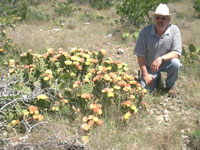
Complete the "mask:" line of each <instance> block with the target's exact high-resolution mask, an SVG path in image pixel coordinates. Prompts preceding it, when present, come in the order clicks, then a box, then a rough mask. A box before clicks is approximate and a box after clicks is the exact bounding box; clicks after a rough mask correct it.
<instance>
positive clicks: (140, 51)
mask: <svg viewBox="0 0 200 150" xmlns="http://www.w3.org/2000/svg"><path fill="white" fill-rule="evenodd" d="M145 53H146V45H145V36H144V29H143V30H142V31H141V32H140V34H139V37H138V39H137V42H136V46H135V49H134V54H136V55H138V56H145Z"/></svg>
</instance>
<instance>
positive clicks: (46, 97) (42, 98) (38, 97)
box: [37, 94, 48, 101]
mask: <svg viewBox="0 0 200 150" xmlns="http://www.w3.org/2000/svg"><path fill="white" fill-rule="evenodd" d="M47 99H48V96H46V95H44V94H42V95H38V96H37V100H38V101H39V100H47Z"/></svg>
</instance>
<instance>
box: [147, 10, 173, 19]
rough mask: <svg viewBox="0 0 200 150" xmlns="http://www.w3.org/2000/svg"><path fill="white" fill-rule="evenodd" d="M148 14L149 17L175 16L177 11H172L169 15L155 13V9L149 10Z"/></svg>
mask: <svg viewBox="0 0 200 150" xmlns="http://www.w3.org/2000/svg"><path fill="white" fill-rule="evenodd" d="M148 15H149V17H150V18H152V19H153V18H154V16H155V15H160V16H169V17H170V18H174V17H175V16H176V14H175V13H171V14H169V15H163V14H155V13H154V12H153V11H149V12H148Z"/></svg>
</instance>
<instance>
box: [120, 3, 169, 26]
mask: <svg viewBox="0 0 200 150" xmlns="http://www.w3.org/2000/svg"><path fill="white" fill-rule="evenodd" d="M168 1H169V0H152V1H149V0H142V1H141V0H122V2H121V3H120V4H118V5H117V14H119V15H120V16H121V20H122V21H123V22H126V23H129V24H130V25H133V26H134V27H136V28H139V27H140V26H141V25H142V24H144V23H146V22H147V19H145V17H147V18H148V11H150V10H152V11H153V10H155V8H156V7H157V6H158V5H159V4H160V3H161V2H162V3H167V2H168Z"/></svg>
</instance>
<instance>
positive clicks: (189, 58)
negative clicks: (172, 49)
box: [182, 44, 200, 65]
mask: <svg viewBox="0 0 200 150" xmlns="http://www.w3.org/2000/svg"><path fill="white" fill-rule="evenodd" d="M182 61H183V62H184V63H186V64H189V65H191V64H199V62H200V45H199V46H196V47H195V45H193V44H189V45H188V46H185V47H183V51H182Z"/></svg>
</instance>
